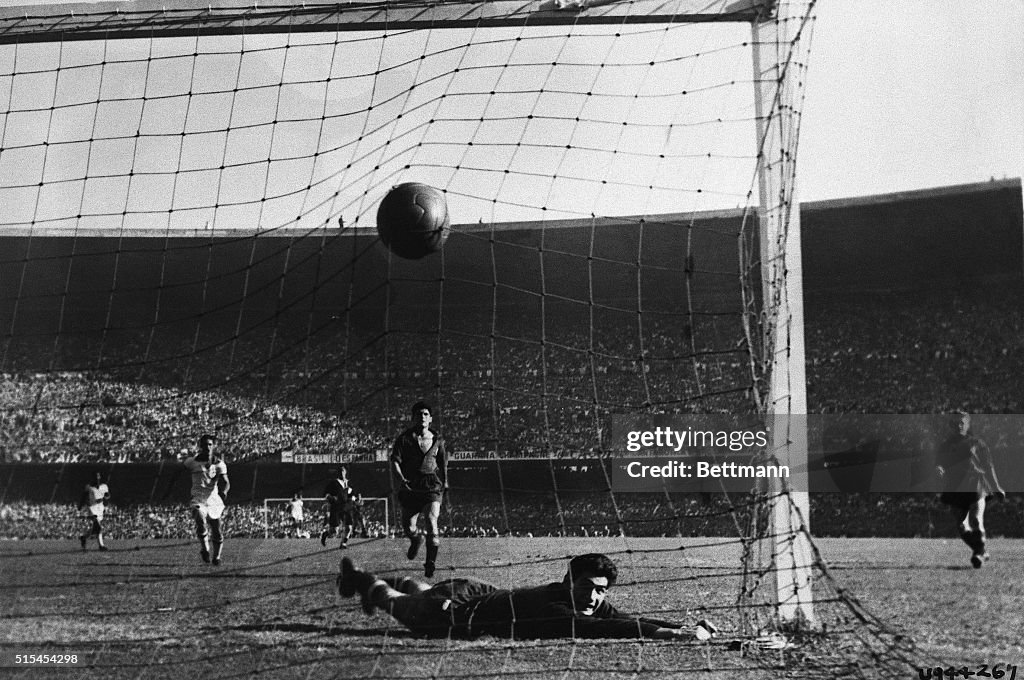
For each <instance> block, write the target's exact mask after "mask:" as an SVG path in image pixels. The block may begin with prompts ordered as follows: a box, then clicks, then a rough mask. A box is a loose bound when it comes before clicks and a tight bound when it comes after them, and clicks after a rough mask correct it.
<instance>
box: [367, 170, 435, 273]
mask: <svg viewBox="0 0 1024 680" xmlns="http://www.w3.org/2000/svg"><path fill="white" fill-rule="evenodd" d="M450 230H451V222H450V220H449V218H448V203H447V201H445V198H444V193H443V192H442V191H440V190H439V189H435V188H434V187H432V186H428V185H426V184H420V183H419V182H406V183H405V184H399V185H398V186H396V187H394V188H392V189H391V191H389V192H388V194H387V195H386V196H385V197H384V199H383V200H381V202H380V207H379V208H377V233H378V234H380V240H381V241H383V242H384V245H386V246H387V247H388V248H390V249H391V252H393V253H394V254H395V255H398V256H399V257H404V258H406V259H408V260H419V259H420V258H423V257H426V256H427V255H429V254H430V253H436V252H437V251H439V250H441V248H442V246H444V242H445V241H446V240H447V239H448V232H449V231H450Z"/></svg>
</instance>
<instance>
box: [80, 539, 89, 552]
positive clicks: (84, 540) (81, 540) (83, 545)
mask: <svg viewBox="0 0 1024 680" xmlns="http://www.w3.org/2000/svg"><path fill="white" fill-rule="evenodd" d="M88 540H89V537H88V536H79V537H78V542H79V543H81V544H82V550H85V542H86V541H88Z"/></svg>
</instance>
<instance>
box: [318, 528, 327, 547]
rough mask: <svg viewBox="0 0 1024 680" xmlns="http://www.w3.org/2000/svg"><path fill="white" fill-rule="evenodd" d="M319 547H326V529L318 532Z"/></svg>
mask: <svg viewBox="0 0 1024 680" xmlns="http://www.w3.org/2000/svg"><path fill="white" fill-rule="evenodd" d="M320 545H322V546H324V547H325V548H326V547H327V529H324V530H323V531H321V532H320Z"/></svg>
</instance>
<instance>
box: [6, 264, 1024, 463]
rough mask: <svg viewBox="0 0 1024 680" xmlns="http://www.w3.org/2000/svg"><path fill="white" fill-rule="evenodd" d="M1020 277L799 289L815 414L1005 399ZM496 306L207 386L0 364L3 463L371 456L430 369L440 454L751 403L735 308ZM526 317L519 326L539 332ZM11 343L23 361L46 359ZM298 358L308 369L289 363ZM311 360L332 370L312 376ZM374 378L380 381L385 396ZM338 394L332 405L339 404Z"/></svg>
mask: <svg viewBox="0 0 1024 680" xmlns="http://www.w3.org/2000/svg"><path fill="white" fill-rule="evenodd" d="M1022 292H1024V291H1022V290H1021V286H1020V285H1018V284H1015V285H1003V286H1000V287H998V288H993V287H979V288H977V289H967V290H965V291H960V292H957V293H955V294H951V293H949V292H944V291H936V292H918V293H914V294H900V295H895V294H894V295H886V294H859V295H856V296H854V295H850V296H849V297H844V296H842V295H833V296H828V297H825V298H822V297H820V296H818V297H815V296H809V297H808V300H807V324H806V326H807V328H806V332H807V382H808V401H809V405H810V408H811V410H812V412H815V413H838V412H847V413H849V412H853V413H941V412H948V411H950V410H953V409H955V408H967V409H968V410H971V411H974V412H980V413H1017V412H1020V410H1021V408H1024V404H1022V401H1021V399H1022V396H1021V393H1020V389H1019V384H1018V381H1017V377H1018V376H1019V375H1020V367H1021V366H1022V364H1024V310H1022V309H1021V307H1020V305H1019V304H1017V303H1016V302H1015V301H1016V300H1017V299H1019V296H1020V295H1021V294H1022ZM502 320H503V321H502V322H503V323H507V324H508V325H509V326H510V327H511V328H514V329H515V330H514V331H513V330H510V331H508V332H509V334H510V336H511V335H512V334H513V333H515V334H516V335H517V337H521V338H522V339H521V340H518V341H512V340H509V339H507V338H506V339H499V341H496V348H495V350H496V352H497V354H496V353H495V352H494V351H492V350H491V348H490V344H489V342H485V341H484V339H483V338H476V337H472V336H469V337H467V336H465V335H461V334H460V335H458V337H449V336H445V335H442V336H441V337H440V338H439V342H437V343H436V347H437V350H438V351H439V353H440V356H438V355H437V352H433V351H432V352H426V353H423V352H416V351H414V348H415V346H416V345H415V343H417V342H419V341H420V338H418V337H416V336H413V335H410V334H407V333H395V334H393V335H391V336H389V337H388V338H387V343H388V351H387V352H386V353H385V352H382V351H381V349H382V348H381V347H380V346H379V345H375V344H373V343H370V344H367V345H366V349H365V350H364V351H362V352H358V353H355V354H353V355H352V356H347V357H342V356H340V353H339V350H338V349H337V347H338V346H340V345H339V343H337V342H332V341H330V340H325V339H323V338H321V339H319V340H318V341H317V342H316V343H315V346H313V347H311V348H310V354H311V355H312V356H313V357H316V358H315V359H312V358H310V357H309V356H307V355H303V356H301V357H299V356H296V357H295V358H294V359H291V358H289V357H291V356H292V355H291V354H289V355H287V356H286V357H285V358H284V359H282V360H281V361H279V362H278V364H279V365H277V368H276V369H275V371H276V373H275V376H276V377H275V379H274V387H273V388H272V389H271V388H267V387H266V385H263V386H260V385H259V384H258V383H259V380H257V379H256V374H244V375H242V376H241V377H240V378H239V379H238V380H233V381H232V380H226V379H225V376H224V373H223V371H224V370H225V369H224V367H223V366H222V365H221V364H224V365H227V363H226V362H224V361H222V360H214V359H217V358H218V357H219V355H218V356H215V357H207V358H206V360H203V359H202V358H201V357H200V358H198V359H195V360H194V361H192V363H191V364H190V365H189V368H190V371H191V373H192V374H194V375H199V376H201V378H202V379H201V380H198V382H197V384H198V385H215V384H219V383H222V382H226V383H228V384H227V385H226V386H223V387H218V388H212V389H195V388H194V386H193V385H192V384H191V383H181V382H179V385H181V386H180V387H177V388H174V389H172V388H170V387H166V386H165V385H167V384H172V383H171V382H170V380H169V378H168V377H167V376H165V377H164V378H163V379H161V380H136V381H132V380H129V379H127V378H126V377H124V376H121V377H118V375H117V372H116V371H115V372H111V373H99V372H95V371H64V372H56V373H54V372H33V371H22V372H12V373H7V374H4V375H3V376H2V382H0V403H2V405H3V408H2V409H0V430H2V432H3V438H2V440H0V462H90V461H105V462H143V461H160V460H165V459H168V458H173V457H178V456H180V454H181V452H182V450H183V449H186V448H187V447H188V446H189V444H190V442H191V439H192V437H193V435H194V433H195V432H196V430H197V429H207V430H211V431H217V432H218V434H219V435H220V436H221V441H222V442H224V446H225V447H226V450H227V452H228V454H229V459H231V460H236V461H237V460H251V459H258V458H264V457H273V456H276V455H277V454H279V453H280V452H282V451H293V452H295V453H348V454H354V455H374V454H375V453H376V452H380V451H382V450H386V449H387V447H388V442H389V441H390V439H391V437H393V436H394V433H395V431H396V429H397V428H398V427H400V424H401V421H400V420H397V419H396V418H398V417H399V416H400V413H399V412H400V410H401V409H400V408H398V406H397V405H398V404H405V403H411V402H412V401H415V400H416V399H417V398H420V397H422V396H423V395H422V394H421V393H420V392H421V391H422V387H421V385H422V384H423V383H424V381H429V382H431V383H433V382H439V383H440V384H441V387H440V389H441V393H442V394H443V395H444V397H443V399H444V401H443V403H440V404H438V405H439V406H440V407H441V414H440V425H441V428H442V433H443V434H444V435H445V437H446V440H447V441H448V444H449V446H448V448H449V450H450V451H451V452H452V454H453V456H454V457H467V456H494V455H497V456H500V457H536V456H540V457H547V456H549V455H553V456H556V457H584V456H592V455H598V454H600V453H601V452H603V451H604V449H605V447H606V445H607V442H608V439H609V433H608V429H609V427H608V422H607V420H608V418H607V416H608V413H609V412H610V411H620V410H630V409H633V408H637V407H642V406H644V405H645V404H649V405H653V406H656V407H658V408H662V409H665V410H669V411H672V410H674V411H677V412H679V411H681V412H690V411H692V412H695V413H744V412H750V410H751V409H752V408H753V406H752V400H751V399H750V390H751V385H752V384H753V379H752V377H751V372H750V362H749V360H748V358H747V357H746V356H745V355H744V354H743V353H742V352H740V351H739V350H736V349H735V348H736V345H737V343H738V342H739V343H740V344H742V342H741V341H742V334H741V332H740V327H741V324H739V323H738V319H734V318H728V317H725V318H722V317H712V320H703V321H700V320H698V321H694V324H696V325H694V326H691V325H689V324H688V322H686V321H685V320H684V318H683V317H679V318H671V319H664V318H659V317H657V316H656V317H655V318H653V319H652V320H651V321H650V322H649V323H647V324H645V326H644V327H643V330H642V332H635V331H631V332H621V329H614V328H612V329H610V328H593V327H590V328H588V327H579V326H572V325H570V324H568V322H563V323H562V324H559V323H558V322H557V320H553V321H552V322H551V323H550V324H548V326H547V329H546V331H545V332H546V333H547V337H545V338H543V339H544V340H545V342H544V343H540V342H539V340H541V339H542V338H540V337H539V336H538V337H530V336H529V335H528V334H527V330H525V329H527V328H528V326H527V324H528V323H529V320H528V319H519V317H518V316H517V315H516V314H513V313H509V314H508V315H506V316H503V317H502ZM533 326H534V327H533V328H532V330H530V331H529V332H530V333H537V329H536V327H535V326H536V323H535V321H534V322H533ZM894 328H899V329H900V333H895V332H893V329H894ZM687 338H691V339H692V340H693V344H692V347H693V348H695V349H697V350H698V352H701V351H702V350H703V351H707V352H711V354H709V355H708V356H701V357H699V358H695V357H687V356H685V353H683V355H682V356H681V355H680V350H679V346H680V340H683V341H684V342H683V343H682V345H683V346H684V347H688V346H691V345H690V343H689V341H688V340H687ZM250 340H251V342H252V343H254V344H255V345H258V344H259V340H258V339H257V338H255V337H254V338H250ZM335 340H336V339H335ZM350 343H351V344H352V345H356V346H358V345H359V341H357V340H356V339H351V340H350ZM25 351H27V350H23V351H22V352H21V354H20V355H19V356H21V359H20V360H21V361H24V362H28V364H30V365H34V366H38V365H40V364H45V363H46V361H45V357H36V358H35V360H30V358H29V357H27V356H25V354H24V353H25ZM40 351H43V350H42V349H40ZM248 352H249V353H250V354H254V355H258V352H257V351H256V350H255V349H253V348H251V347H250V348H249V349H248ZM239 354H242V355H244V354H245V352H243V351H242V350H241V349H240V350H239ZM492 357H493V359H492ZM641 357H642V358H643V360H642V361H641V360H640V359H641ZM385 359H386V363H385ZM312 361H315V362H317V366H316V367H315V368H310V367H308V366H306V367H305V368H303V366H305V364H307V363H309V362H312ZM161 365H162V364H159V363H154V366H161ZM236 365H237V362H236ZM257 365H258V364H257ZM438 366H440V367H441V370H440V372H438ZM262 370H267V371H269V370H270V369H269V368H266V367H264V369H262ZM325 374H326V375H329V376H330V378H331V379H330V380H318V379H310V376H320V375H325ZM698 378H699V380H698ZM339 381H340V383H342V385H339V384H338V383H339ZM381 385H389V386H390V389H391V390H392V394H391V396H390V397H389V398H384V397H383V396H381V394H382V390H380V389H379V386H381ZM342 387H344V389H345V390H348V392H347V393H346V392H342V389H341V388H342ZM252 395H260V396H252ZM274 395H283V396H281V397H280V398H275V397H274ZM699 395H704V396H699ZM492 396H493V399H492ZM698 397H699V398H698ZM595 402H596V404H595ZM659 405H660V406H659ZM342 409H347V410H346V411H345V413H346V415H345V416H344V417H342V416H339V415H336V414H337V413H339V412H340V410H342Z"/></svg>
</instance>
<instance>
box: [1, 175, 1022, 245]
mask: <svg viewBox="0 0 1024 680" xmlns="http://www.w3.org/2000/svg"><path fill="white" fill-rule="evenodd" d="M1004 189H1008V190H1014V189H1016V190H1018V191H1020V190H1021V178H1019V177H1017V178H1014V179H1001V180H996V179H993V180H989V181H987V182H974V183H971V184H956V185H950V186H943V187H932V188H930V189H915V190H912V191H899V192H893V193H888V194H874V195H871V196H854V197H850V198H836V199H827V200H822V201H805V202H802V203H801V210H802V211H817V210H831V209H837V208H848V207H856V206H868V205H882V204H885V203H895V202H897V201H904V200H923V199H929V198H944V197H949V196H958V195H966V194H974V193H981V192H985V191H1000V190H1004ZM744 212H745V209H744V208H729V209H724V210H708V211H700V212H685V213H666V214H661V215H632V216H629V215H627V216H622V217H597V218H582V219H564V220H548V221H543V222H542V221H523V222H502V223H498V224H494V225H493V226H492V225H490V224H486V223H482V222H477V223H473V224H457V225H453V228H454V229H455V230H458V231H470V232H472V231H490V230H491V229H492V228H493V229H494V230H495V231H524V230H531V229H538V228H540V227H541V226H542V225H543V227H544V228H545V229H567V228H568V229H572V228H575V229H579V228H587V227H590V226H598V227H599V226H614V225H622V224H630V223H635V224H640V223H642V222H643V223H657V224H672V223H681V224H682V223H691V222H697V221H704V220H712V219H735V218H738V217H741V216H742V215H743V214H744ZM325 230H329V231H332V232H337V233H339V234H340V233H341V232H338V230H337V229H336V228H334V227H330V228H328V227H320V228H315V229H308V228H299V229H287V228H281V229H274V230H268V231H263V232H255V231H246V230H242V229H214V230H210V229H182V230H180V231H176V232H173V233H168V232H167V231H166V230H163V229H161V230H155V229H154V230H147V229H132V230H122V229H113V228H111V229H85V228H80V229H63V228H62V229H45V228H41V227H35V228H28V227H17V228H2V227H0V236H7V237H11V236H21V237H25V236H29V237H32V236H38V237H83V236H84V237H108V238H110V237H122V238H125V237H127V238H136V237H153V238H167V237H173V238H208V239H221V238H248V237H250V236H253V235H260V236H261V237H263V238H298V237H303V238H305V237H309V236H314V235H315V236H322V235H323V233H324V231H325ZM368 231H369V228H359V229H356V230H349V233H367V232H368Z"/></svg>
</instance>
